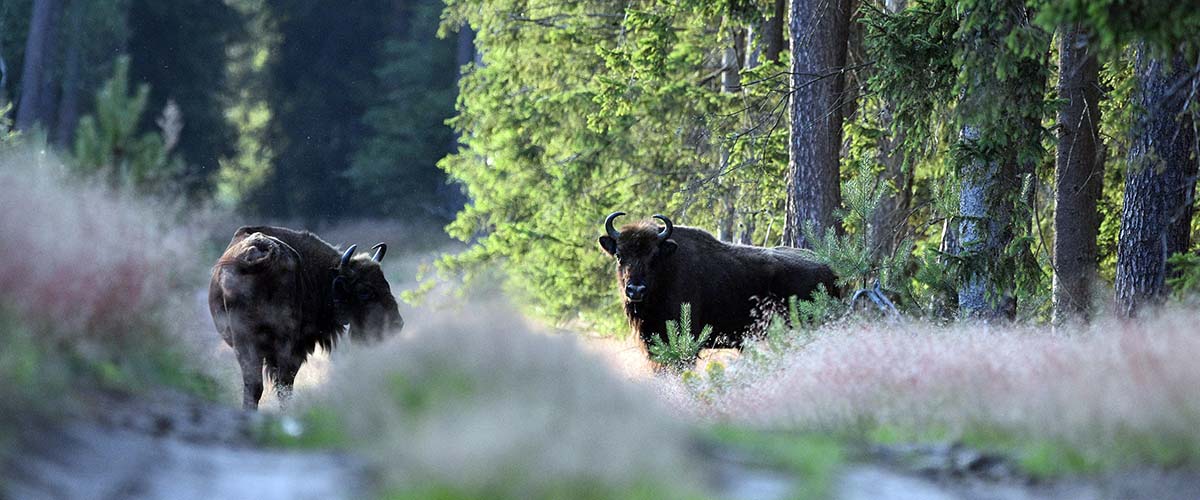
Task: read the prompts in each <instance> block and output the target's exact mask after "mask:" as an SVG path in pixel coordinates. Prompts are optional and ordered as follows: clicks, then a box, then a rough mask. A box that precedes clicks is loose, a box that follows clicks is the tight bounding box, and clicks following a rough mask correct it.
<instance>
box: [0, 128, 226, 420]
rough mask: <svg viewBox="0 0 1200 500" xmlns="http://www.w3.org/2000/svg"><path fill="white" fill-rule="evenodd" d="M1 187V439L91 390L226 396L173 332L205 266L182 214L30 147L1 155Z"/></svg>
mask: <svg viewBox="0 0 1200 500" xmlns="http://www.w3.org/2000/svg"><path fill="white" fill-rule="evenodd" d="M0 185H4V186H5V195H4V197H3V199H2V200H0V234H3V235H4V237H3V238H0V282H3V283H4V287H2V288H0V345H3V346H4V347H3V349H0V380H4V381H5V383H4V384H3V388H0V415H3V416H0V426H3V427H5V429H2V430H3V432H0V435H4V436H13V435H14V434H15V433H16V432H15V430H16V426H18V425H20V424H21V423H23V422H38V421H41V420H43V419H44V418H46V417H53V416H57V415H61V414H63V413H64V412H66V411H67V410H69V408H70V407H71V405H72V404H73V401H72V395H73V394H75V393H78V392H79V391H85V390H89V389H96V388H108V389H120V390H125V391H138V390H142V389H146V388H149V387H156V386H171V387H176V388H179V389H182V390H185V391H187V392H189V393H193V394H198V395H201V396H203V397H207V398H215V397H216V394H217V385H216V383H215V382H214V381H213V379H212V378H211V377H208V376H207V375H205V374H204V372H202V371H201V369H202V368H203V367H201V366H198V363H197V362H195V359H194V358H193V357H192V356H191V351H190V349H191V348H192V347H193V346H194V344H191V343H190V339H187V338H184V337H183V336H181V335H180V333H181V332H178V331H175V328H176V327H177V326H178V325H177V322H178V321H179V315H178V312H179V311H178V308H179V307H181V306H185V305H189V304H190V302H188V301H189V300H190V299H191V297H192V295H191V294H192V293H193V291H194V290H195V287H196V284H195V283H193V282H192V281H193V278H194V277H195V276H196V275H201V274H202V273H203V272H204V271H203V269H202V268H199V267H197V264H198V263H197V259H195V258H193V254H194V252H195V248H196V247H197V243H196V242H197V241H198V240H199V238H198V237H197V236H196V233H195V231H194V228H193V227H190V226H189V225H188V224H186V223H184V222H181V221H179V220H176V219H178V218H180V217H176V216H172V215H171V214H181V213H182V212H181V211H179V210H176V209H172V208H171V207H170V206H164V205H163V204H161V203H157V202H153V201H149V200H146V199H142V198H137V197H135V196H133V195H130V194H129V193H126V192H122V191H114V190H113V189H110V188H108V187H106V186H105V185H104V183H102V182H98V181H97V180H95V179H80V178H72V177H70V176H68V170H67V168H66V167H64V166H63V165H62V164H61V163H60V162H58V161H57V160H55V159H54V158H53V157H52V156H50V155H48V154H46V153H44V152H38V151H33V150H32V149H31V148H26V147H15V148H8V149H5V150H4V151H3V152H0Z"/></svg>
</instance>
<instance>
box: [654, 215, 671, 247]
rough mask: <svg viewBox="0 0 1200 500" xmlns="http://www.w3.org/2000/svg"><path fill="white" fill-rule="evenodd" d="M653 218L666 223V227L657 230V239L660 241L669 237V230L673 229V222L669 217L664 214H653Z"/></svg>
mask: <svg viewBox="0 0 1200 500" xmlns="http://www.w3.org/2000/svg"><path fill="white" fill-rule="evenodd" d="M654 218H655V219H658V220H660V221H663V224H666V225H667V227H666V228H664V229H663V230H662V231H659V232H658V239H659V240H660V241H662V240H665V239H667V238H670V237H671V232H672V231H674V230H675V224H671V219H668V218H667V216H665V215H659V214H654Z"/></svg>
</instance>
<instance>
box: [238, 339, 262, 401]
mask: <svg viewBox="0 0 1200 500" xmlns="http://www.w3.org/2000/svg"><path fill="white" fill-rule="evenodd" d="M237 360H238V365H240V366H241V368H242V409H245V410H257V409H258V400H259V398H261V397H262V392H263V359H262V355H260V354H259V353H258V349H257V348H255V347H254V344H252V343H250V342H246V341H242V342H239V343H238V345H237Z"/></svg>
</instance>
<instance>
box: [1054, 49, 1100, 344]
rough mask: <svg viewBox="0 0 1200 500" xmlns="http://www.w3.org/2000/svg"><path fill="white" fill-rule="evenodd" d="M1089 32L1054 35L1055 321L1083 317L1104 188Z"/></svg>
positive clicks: (1092, 276)
mask: <svg viewBox="0 0 1200 500" xmlns="http://www.w3.org/2000/svg"><path fill="white" fill-rule="evenodd" d="M1088 37H1089V34H1088V33H1087V32H1086V31H1083V30H1082V29H1081V28H1080V27H1078V26H1066V27H1064V28H1063V29H1062V30H1061V33H1060V35H1059V46H1058V54H1059V59H1058V67H1059V79H1058V97H1059V98H1060V99H1065V100H1066V101H1067V102H1066V104H1064V105H1063V107H1062V109H1060V110H1059V111H1058V152H1057V155H1056V159H1055V168H1054V177H1055V179H1054V180H1055V182H1054V184H1055V189H1054V321H1055V322H1061V321H1063V320H1066V319H1069V318H1071V317H1079V318H1082V319H1085V320H1086V319H1087V317H1088V311H1089V309H1090V306H1091V303H1092V285H1093V283H1094V282H1095V280H1096V265H1097V250H1096V235H1097V234H1098V232H1099V231H1100V217H1099V214H1098V213H1097V212H1096V204H1097V203H1098V202H1099V200H1100V193H1101V191H1102V189H1103V187H1104V162H1103V160H1102V158H1101V157H1100V130H1099V125H1100V108H1099V107H1098V103H1099V100H1100V86H1099V67H1100V66H1099V64H1098V63H1097V61H1096V54H1095V52H1093V51H1091V50H1090V48H1089V46H1088Z"/></svg>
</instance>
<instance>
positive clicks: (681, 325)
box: [647, 304, 712, 371]
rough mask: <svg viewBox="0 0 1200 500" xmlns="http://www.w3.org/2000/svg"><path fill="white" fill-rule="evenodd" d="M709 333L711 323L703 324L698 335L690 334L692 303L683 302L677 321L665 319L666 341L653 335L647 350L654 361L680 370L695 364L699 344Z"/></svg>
mask: <svg viewBox="0 0 1200 500" xmlns="http://www.w3.org/2000/svg"><path fill="white" fill-rule="evenodd" d="M711 335H712V325H704V328H702V329H701V330H700V335H698V336H693V335H692V305H691V304H683V305H682V306H680V308H679V321H667V340H666V342H664V341H663V339H662V337H654V338H653V339H652V340H651V342H650V345H649V346H647V350H649V351H650V359H651V360H652V361H654V362H655V363H658V364H660V365H663V366H666V367H669V368H672V369H675V370H680V371H682V370H686V369H689V368H691V367H692V365H693V364H695V362H696V358H697V357H699V356H700V348H701V346H703V345H704V343H705V342H706V341H708V338H709V336H711Z"/></svg>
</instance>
